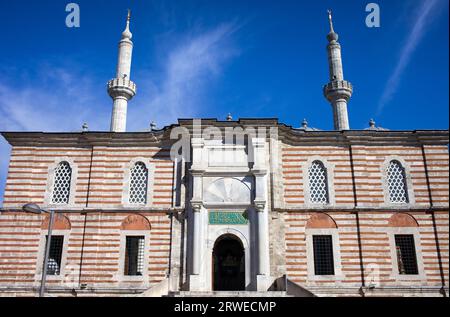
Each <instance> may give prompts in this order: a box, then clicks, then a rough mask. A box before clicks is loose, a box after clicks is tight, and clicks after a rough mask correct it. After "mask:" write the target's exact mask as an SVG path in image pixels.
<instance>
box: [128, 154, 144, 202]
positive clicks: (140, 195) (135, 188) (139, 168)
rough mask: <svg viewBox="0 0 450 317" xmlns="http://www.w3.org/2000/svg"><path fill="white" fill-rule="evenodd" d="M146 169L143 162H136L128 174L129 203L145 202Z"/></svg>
mask: <svg viewBox="0 0 450 317" xmlns="http://www.w3.org/2000/svg"><path fill="white" fill-rule="evenodd" d="M147 184H148V169H147V167H145V164H144V163H142V162H138V163H136V164H135V165H134V167H133V168H132V169H131V176H130V198H129V199H130V204H146V203H147Z"/></svg>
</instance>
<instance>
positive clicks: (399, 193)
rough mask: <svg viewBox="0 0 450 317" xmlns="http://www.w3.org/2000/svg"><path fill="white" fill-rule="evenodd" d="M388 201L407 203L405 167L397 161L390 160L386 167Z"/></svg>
mask: <svg viewBox="0 0 450 317" xmlns="http://www.w3.org/2000/svg"><path fill="white" fill-rule="evenodd" d="M387 181H388V189H389V201H390V202H391V203H401V204H402V203H408V190H407V187H406V174H405V168H404V167H403V166H402V164H401V163H400V162H399V161H395V160H394V161H391V162H390V163H389V166H388V169H387Z"/></svg>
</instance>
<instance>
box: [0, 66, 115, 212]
mask: <svg viewBox="0 0 450 317" xmlns="http://www.w3.org/2000/svg"><path fill="white" fill-rule="evenodd" d="M37 68H38V70H37V71H29V72H27V71H21V72H16V73H15V74H14V75H15V77H18V78H20V77H24V78H26V80H25V81H17V80H14V78H8V77H7V76H3V77H2V79H3V80H0V131H45V132H52V131H63V132H66V131H80V130H81V126H82V124H83V122H88V123H89V126H90V127H91V128H92V129H95V130H104V129H105V128H107V127H108V122H107V120H108V116H109V114H108V113H107V112H106V111H105V110H106V109H109V107H108V108H105V109H103V108H102V107H100V106H99V105H101V104H102V103H101V96H102V94H101V93H99V92H98V91H97V90H98V88H97V86H96V85H94V83H93V79H92V78H91V77H90V75H89V74H86V73H82V72H80V71H77V68H76V67H65V66H61V65H44V66H42V65H41V66H38V67H37ZM100 87H102V88H103V91H106V89H105V88H104V85H100ZM108 106H109V105H108ZM9 154H10V146H9V145H8V144H7V142H6V141H5V140H4V139H3V138H2V137H0V205H1V203H2V198H3V187H4V183H5V181H6V173H7V169H8V162H9Z"/></svg>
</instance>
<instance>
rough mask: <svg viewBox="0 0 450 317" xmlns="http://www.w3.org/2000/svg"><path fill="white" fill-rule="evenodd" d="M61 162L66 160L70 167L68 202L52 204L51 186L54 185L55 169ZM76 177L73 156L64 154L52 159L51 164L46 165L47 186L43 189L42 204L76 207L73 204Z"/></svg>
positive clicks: (56, 207) (76, 166) (75, 165)
mask: <svg viewBox="0 0 450 317" xmlns="http://www.w3.org/2000/svg"><path fill="white" fill-rule="evenodd" d="M62 162H67V163H69V165H70V168H71V169H72V175H71V178H70V194H69V203H68V204H53V203H52V197H53V187H54V185H55V171H56V168H57V167H58V165H59V164H60V163H62ZM77 179H78V165H77V164H76V163H75V161H74V159H73V158H70V157H67V156H64V157H58V158H56V159H55V160H54V162H53V163H52V164H50V166H49V167H48V173H47V187H46V190H45V196H44V204H45V206H47V208H50V209H65V208H70V207H76V206H77V205H76V204H75V194H76V192H77V188H76V186H77Z"/></svg>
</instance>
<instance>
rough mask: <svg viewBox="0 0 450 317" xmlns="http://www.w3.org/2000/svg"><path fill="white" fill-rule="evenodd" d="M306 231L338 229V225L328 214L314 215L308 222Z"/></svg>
mask: <svg viewBox="0 0 450 317" xmlns="http://www.w3.org/2000/svg"><path fill="white" fill-rule="evenodd" d="M306 229H337V224H336V222H335V221H334V219H333V218H331V217H330V216H329V215H327V214H326V213H313V214H312V215H311V217H309V220H308V221H307V222H306Z"/></svg>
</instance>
